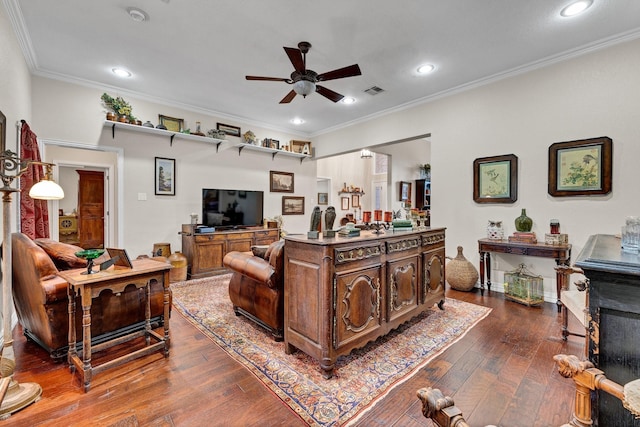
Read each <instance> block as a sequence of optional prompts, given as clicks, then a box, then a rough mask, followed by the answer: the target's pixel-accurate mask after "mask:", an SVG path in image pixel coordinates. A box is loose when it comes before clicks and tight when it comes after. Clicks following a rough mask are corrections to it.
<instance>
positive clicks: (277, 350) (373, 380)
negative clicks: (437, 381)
mask: <svg viewBox="0 0 640 427" xmlns="http://www.w3.org/2000/svg"><path fill="white" fill-rule="evenodd" d="M229 278H230V275H229V274H227V275H223V276H217V277H211V278H205V279H198V280H189V281H186V282H179V283H174V284H172V285H171V288H172V290H173V304H174V306H175V307H176V308H177V309H178V310H179V311H180V312H181V313H183V314H184V315H185V317H186V318H187V319H189V320H190V321H191V323H193V324H194V325H195V326H196V327H198V328H199V329H200V330H202V332H204V334H205V335H207V336H208V337H210V338H211V339H212V340H213V341H214V342H215V343H216V344H218V345H219V346H220V347H222V348H223V349H224V350H225V351H226V352H227V353H228V354H229V355H230V356H231V357H233V358H234V359H235V360H237V361H239V362H240V363H242V364H243V365H244V366H246V367H247V369H249V370H250V371H251V372H252V373H253V374H254V375H255V376H256V377H258V378H259V379H260V380H261V381H262V382H263V383H264V384H265V385H266V386H267V387H269V389H271V390H272V391H273V392H274V393H275V394H276V395H277V396H278V397H279V398H280V399H282V401H283V402H285V403H286V404H287V405H289V406H290V407H291V408H292V409H293V410H294V411H295V412H296V413H297V414H298V415H299V416H300V417H301V418H302V419H303V420H304V421H305V422H307V423H308V424H309V425H313V426H338V425H345V424H349V422H354V421H355V420H356V419H357V418H358V417H359V415H361V414H362V413H363V412H364V411H366V410H367V409H368V408H371V407H372V406H373V405H374V404H375V403H376V402H377V401H378V400H380V399H381V398H382V397H384V395H385V394H387V393H388V392H389V391H390V390H391V389H392V388H393V387H395V386H396V385H398V384H400V383H402V382H403V381H406V380H407V379H408V378H410V377H411V376H412V375H413V374H414V373H416V372H417V370H418V369H420V368H421V367H423V366H425V365H426V364H427V363H428V362H429V361H430V360H432V359H433V358H434V357H435V356H437V355H438V354H440V353H441V352H442V351H443V350H445V349H446V348H447V347H448V346H450V345H451V344H453V343H455V342H456V341H458V340H459V339H460V338H462V337H463V336H464V335H465V334H466V333H467V332H468V331H469V330H470V329H471V328H472V327H473V326H474V325H475V324H476V323H478V322H479V321H480V320H482V319H484V318H485V317H486V316H487V315H488V314H489V312H490V311H491V309H490V308H487V307H482V306H478V305H475V304H470V303H466V302H462V301H457V300H454V299H447V300H446V301H445V305H444V308H445V309H444V311H441V310H439V309H438V308H437V307H436V308H434V310H430V311H428V312H427V313H424V314H422V315H420V316H417V317H416V318H415V319H413V320H412V321H411V322H408V323H406V324H404V325H402V326H401V327H399V328H398V329H397V330H395V331H392V332H391V333H389V334H388V335H387V336H385V337H381V338H379V339H378V340H376V341H375V342H373V343H369V344H368V345H367V346H366V347H364V348H362V349H359V350H354V351H353V352H351V354H350V355H348V356H342V357H340V358H338V361H337V362H336V368H335V370H334V377H333V378H332V379H330V380H326V379H324V378H323V377H322V372H321V369H320V367H319V364H318V362H317V361H316V360H315V359H313V358H311V357H310V356H307V355H306V354H304V353H302V352H301V351H296V352H295V353H294V354H292V355H287V354H285V352H284V344H283V343H282V342H275V341H273V339H272V338H271V335H270V334H269V333H268V332H267V331H266V330H264V329H262V328H260V327H259V326H257V325H255V324H254V323H253V322H251V321H249V320H247V319H246V318H244V317H242V316H236V315H235V314H234V313H233V309H232V306H231V301H230V300H229V297H228V288H227V284H228V281H229Z"/></svg>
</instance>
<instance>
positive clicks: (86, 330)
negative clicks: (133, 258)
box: [81, 289, 91, 393]
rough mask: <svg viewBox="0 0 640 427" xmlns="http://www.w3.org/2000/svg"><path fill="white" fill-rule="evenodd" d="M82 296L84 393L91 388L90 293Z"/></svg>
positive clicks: (85, 292)
mask: <svg viewBox="0 0 640 427" xmlns="http://www.w3.org/2000/svg"><path fill="white" fill-rule="evenodd" d="M81 294H82V378H83V380H84V391H85V393H86V392H88V391H89V388H90V387H91V291H88V292H87V290H85V289H83V290H81Z"/></svg>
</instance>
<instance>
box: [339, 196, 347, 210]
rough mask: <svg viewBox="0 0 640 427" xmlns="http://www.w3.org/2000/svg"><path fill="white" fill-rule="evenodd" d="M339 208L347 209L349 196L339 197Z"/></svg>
mask: <svg viewBox="0 0 640 427" xmlns="http://www.w3.org/2000/svg"><path fill="white" fill-rule="evenodd" d="M340 209H342V210H343V211H348V210H349V198H348V197H340Z"/></svg>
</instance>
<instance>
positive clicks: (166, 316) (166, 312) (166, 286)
mask: <svg viewBox="0 0 640 427" xmlns="http://www.w3.org/2000/svg"><path fill="white" fill-rule="evenodd" d="M162 285H163V287H164V322H163V324H164V357H169V344H170V339H169V310H170V309H171V306H170V303H169V299H170V293H169V287H170V283H169V270H166V271H165V272H164V278H163V283H162Z"/></svg>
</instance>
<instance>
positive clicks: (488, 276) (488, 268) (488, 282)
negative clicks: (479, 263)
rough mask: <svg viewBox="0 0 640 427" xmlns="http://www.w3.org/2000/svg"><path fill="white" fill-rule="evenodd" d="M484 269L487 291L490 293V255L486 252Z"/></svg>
mask: <svg viewBox="0 0 640 427" xmlns="http://www.w3.org/2000/svg"><path fill="white" fill-rule="evenodd" d="M485 264H486V265H485V269H486V271H487V289H489V292H491V253H490V252H487V254H486V261H485Z"/></svg>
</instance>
